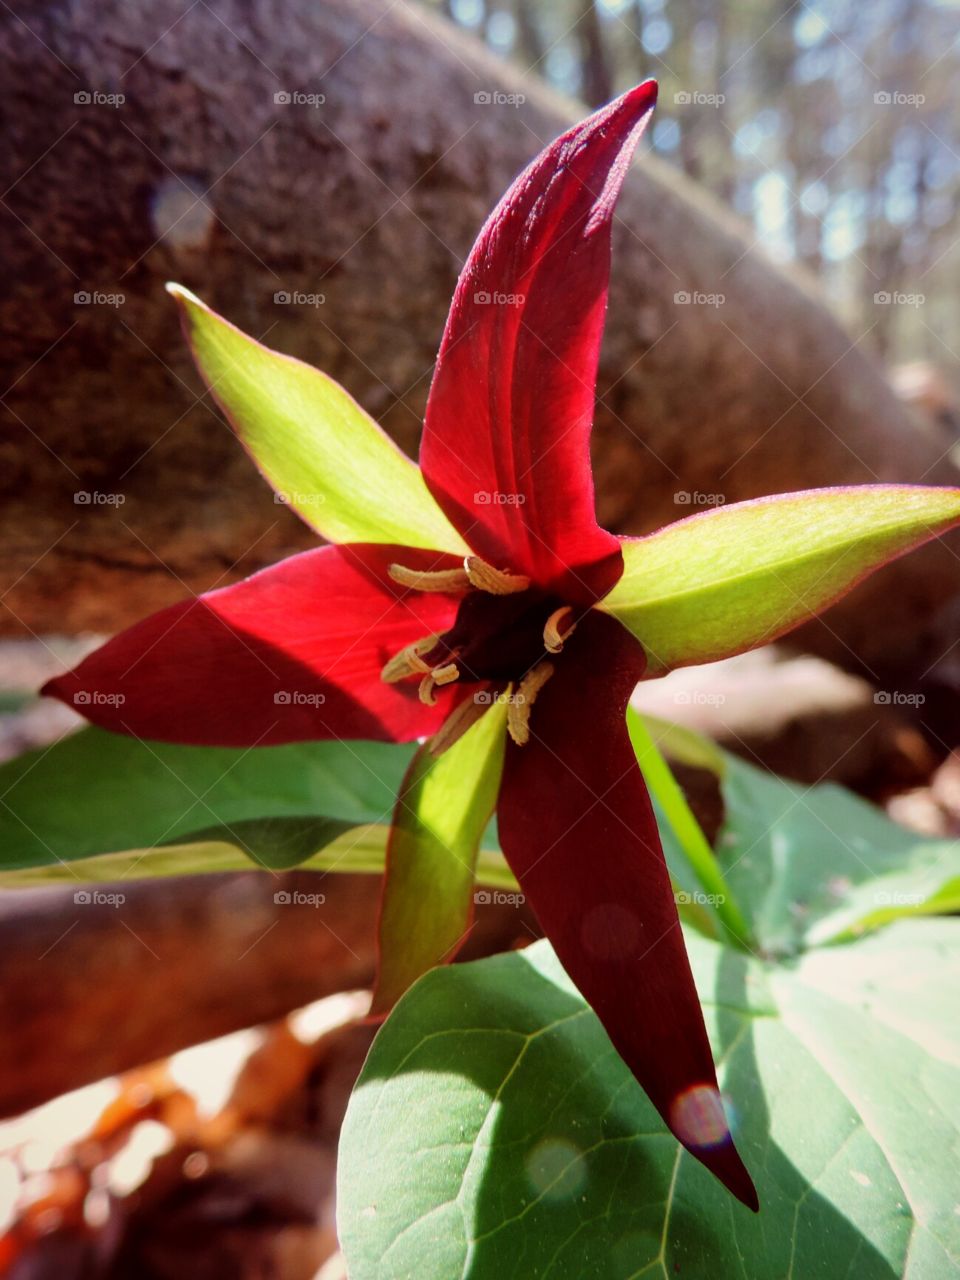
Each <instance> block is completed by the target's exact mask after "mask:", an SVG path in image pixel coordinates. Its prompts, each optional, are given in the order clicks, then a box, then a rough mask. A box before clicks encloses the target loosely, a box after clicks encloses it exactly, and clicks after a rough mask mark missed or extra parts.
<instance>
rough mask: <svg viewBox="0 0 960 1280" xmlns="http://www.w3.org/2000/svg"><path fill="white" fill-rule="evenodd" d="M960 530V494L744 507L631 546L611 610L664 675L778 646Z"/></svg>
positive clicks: (870, 491)
mask: <svg viewBox="0 0 960 1280" xmlns="http://www.w3.org/2000/svg"><path fill="white" fill-rule="evenodd" d="M958 522H960V490H958V489H938V488H926V487H924V486H921V485H866V486H862V487H859V488H848V489H812V490H810V491H809V492H806V493H788V494H779V495H776V496H774V497H771V498H760V499H758V500H756V501H753V502H739V503H736V504H735V505H733V506H729V507H719V508H715V509H713V510H711V511H709V512H705V513H703V514H701V515H696V516H691V517H690V518H689V519H686V520H680V521H678V522H677V523H676V524H670V525H667V526H666V527H665V528H663V529H660V530H659V531H658V532H657V533H654V534H651V535H650V536H649V537H646V538H625V539H622V540H621V545H622V548H623V558H624V571H623V577H622V578H621V579H620V581H619V582H618V583H617V585H616V586H615V587H614V589H613V591H611V592H610V594H609V595H608V596H607V597H606V598H605V599H604V600H603V602H602V605H601V607H602V608H603V609H605V610H607V611H608V612H609V613H612V614H613V615H614V617H617V618H619V619H620V621H621V622H622V623H623V624H624V626H626V627H627V628H629V630H630V631H632V632H633V634H634V635H635V636H636V637H637V638H638V639H639V640H640V642H641V643H642V644H643V646H644V649H645V650H646V653H647V659H648V664H649V665H648V674H649V675H651V676H655V675H663V673H664V672H666V671H669V670H670V669H672V668H673V667H679V666H686V665H689V664H690V663H695V662H712V661H714V660H715V659H717V658H725V657H729V656H730V655H731V654H735V653H742V652H743V651H744V650H746V649H752V648H754V647H755V646H757V645H761V644H767V643H769V642H770V641H771V640H774V639H776V638H777V637H778V636H781V635H783V634H784V633H785V632H787V631H790V630H791V629H792V628H793V627H795V626H797V625H798V624H799V623H801V622H803V621H805V620H806V619H808V618H811V617H813V616H814V615H815V614H818V613H821V612H822V611H823V610H824V609H826V608H827V607H828V606H829V605H831V604H833V603H834V601H836V600H837V599H839V598H840V596H842V595H844V593H845V592H847V591H848V590H849V589H850V588H851V587H853V586H856V584H857V583H858V582H860V581H861V580H862V579H863V578H865V577H866V576H867V575H868V574H870V573H872V572H873V570H875V569H878V568H880V566H881V565H883V564H885V563H886V562H887V561H888V560H892V559H894V558H895V557H897V556H900V555H903V554H904V553H905V552H907V551H910V550H912V549H913V548H914V547H917V546H919V545H920V544H921V543H923V542H926V541H927V540H928V539H930V538H933V537H935V536H936V535H937V534H940V533H943V532H945V531H946V530H947V529H949V528H951V527H952V526H953V525H955V524H957V523H958Z"/></svg>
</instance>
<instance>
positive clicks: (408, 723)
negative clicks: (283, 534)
mask: <svg viewBox="0 0 960 1280" xmlns="http://www.w3.org/2000/svg"><path fill="white" fill-rule="evenodd" d="M395 561H399V562H400V563H401V564H404V565H407V566H409V567H411V568H418V569H434V568H436V569H444V568H451V567H454V566H456V565H457V564H458V563H459V562H458V561H457V560H456V558H455V557H453V556H448V555H441V554H440V553H438V552H433V551H414V550H410V549H408V548H406V547H393V546H380V545H378V546H372V545H366V544H364V545H359V544H357V545H345V546H340V547H333V546H330V547H320V548H319V549H317V550H316V551H306V552H304V553H303V554H302V555H298V556H291V557H290V559H288V560H282V561H281V562H280V563H279V564H276V565H273V566H272V567H271V568H269V569H264V570H263V571H262V572H261V573H257V574H254V576H253V577H252V578H247V579H246V581H244V582H239V583H237V584H236V585H235V586H231V587H224V588H223V589H222V590H219V591H211V592H210V593H209V594H208V595H204V596H197V597H196V598H194V599H192V600H187V601H184V602H183V603H182V604H176V605H172V606H171V607H170V608H169V609H163V610H161V611H160V612H159V613H155V614H153V615H152V617H149V618H145V619H144V620H143V621H142V622H138V623H137V624H136V625H135V626H133V627H130V628H129V629H128V630H127V631H124V632H121V634H120V635H118V636H114V638H113V639H112V640H109V641H108V642H107V643H106V644H105V645H104V646H103V647H102V648H100V649H98V650H97V651H96V652H95V653H92V654H91V655H90V656H89V657H88V658H85V659H84V660H83V662H81V663H80V665H79V666H78V667H77V668H76V669H75V670H74V671H71V672H69V673H68V674H67V675H63V676H59V677H58V678H57V679H55V680H51V681H50V682H49V683H48V684H47V685H46V686H45V688H44V690H43V692H44V693H48V694H51V695H52V696H54V697H57V698H60V699H61V700H62V701H63V702H66V703H67V704H68V705H69V706H72V707H74V708H75V709H76V710H77V711H79V712H80V713H81V714H82V715H84V716H86V718H87V719H88V720H92V721H93V723H94V724H98V725H102V726H103V727H104V728H105V729H112V730H114V731H115V732H118V733H128V734H134V735H136V736H137V737H142V738H155V739H158V740H160V741H163V742H181V743H186V744H197V745H201V746H224V747H236V746H265V745H268V744H271V743H280V742H297V741H302V740H307V739H323V738H374V739H379V740H387V741H407V740H409V739H411V738H416V737H419V736H421V735H423V734H429V733H433V732H434V731H435V730H436V729H437V728H439V726H440V724H441V723H442V721H443V719H444V716H445V715H446V713H447V711H448V710H449V694H448V693H445V692H444V691H440V696H438V701H437V706H436V707H425V706H424V705H423V704H422V703H421V702H420V701H419V699H418V697H417V686H416V683H413V684H412V685H411V684H409V683H404V684H393V685H387V684H384V683H383V681H382V680H381V679H380V670H381V668H382V666H383V664H384V663H385V662H386V661H387V660H388V659H389V658H391V657H392V656H393V655H394V654H395V653H397V652H399V650H400V649H402V648H403V647H404V646H405V645H407V644H411V643H412V642H413V641H415V640H418V639H420V638H421V637H422V636H426V635H430V634H433V633H435V632H440V631H443V630H444V629H446V628H447V627H449V626H450V625H451V623H452V622H453V619H454V616H455V614H456V606H457V601H456V599H455V598H454V597H452V596H438V595H427V594H424V593H422V592H414V591H405V590H403V589H402V588H401V587H398V586H397V585H396V584H395V583H393V582H392V581H391V580H390V578H389V577H388V576H387V567H388V566H389V565H390V564H391V563H393V562H395Z"/></svg>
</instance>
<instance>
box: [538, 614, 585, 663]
mask: <svg viewBox="0 0 960 1280" xmlns="http://www.w3.org/2000/svg"><path fill="white" fill-rule="evenodd" d="M572 616H573V610H572V609H571V608H570V606H569V605H568V604H565V605H562V606H561V607H560V608H559V609H555V610H554V611H553V613H551V615H550V617H549V618H548V619H547V621H546V624H545V626H544V628H543V643H544V647H545V648H546V650H547V653H559V652H560V650H561V649H562V648H563V642H564V640H566V638H567V636H569V635H572V634H573V632H574V630H575V629H576V626H577V624H576V623H575V622H571V623H570V625H569V626H567V627H564V628H563V630H562V631H561V630H560V624H561V623H562V622H566V621H567V619H568V618H570V617H572Z"/></svg>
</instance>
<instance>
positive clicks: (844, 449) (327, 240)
mask: <svg viewBox="0 0 960 1280" xmlns="http://www.w3.org/2000/svg"><path fill="white" fill-rule="evenodd" d="M277 13H278V8H277V5H276V4H275V3H274V2H273V0H269V2H268V0H223V2H222V3H220V4H218V5H217V6H216V8H215V10H214V8H213V7H211V6H208V5H191V4H190V3H189V2H188V0H157V3H155V4H153V5H151V6H147V7H144V6H140V5H130V4H123V3H121V2H120V0H98V2H97V3H94V0H74V3H72V4H71V6H70V7H69V8H68V9H63V8H61V7H59V6H54V5H52V4H51V5H36V4H30V5H28V4H26V3H23V2H22V0H19V2H18V3H14V4H13V5H12V6H9V5H8V6H6V7H4V8H0V57H2V60H3V65H4V68H5V71H6V82H5V92H4V95H3V98H2V102H0V110H2V111H3V112H4V113H5V115H6V116H7V119H6V121H5V128H6V136H7V138H8V139H9V145H8V147H7V148H6V149H5V152H4V161H3V164H4V168H5V173H4V174H3V175H0V179H2V188H3V189H7V188H10V189H9V190H8V191H7V194H6V196H5V197H4V203H3V205H0V218H2V220H3V235H4V237H5V243H6V254H5V261H6V263H7V279H6V289H5V290H4V293H3V296H2V299H0V337H2V340H3V341H2V348H0V350H2V354H0V360H2V361H3V365H4V369H3V377H2V386H3V387H4V388H6V389H7V390H6V395H5V398H4V401H3V406H4V409H3V413H4V417H3V432H4V434H3V439H2V443H0V461H2V464H3V465H2V471H0V475H2V477H3V481H2V483H3V485H4V491H5V492H4V505H3V511H2V515H0V537H2V541H3V546H4V568H3V582H2V584H0V597H2V600H3V610H0V627H2V629H3V630H4V631H6V632H7V633H17V634H23V633H24V632H26V631H30V630H32V631H34V632H46V631H54V630H64V631H68V632H71V631H74V632H75V631H79V630H83V629H106V630H112V629H115V628H116V627H118V626H121V625H123V624H125V623H128V622H130V621H132V620H133V619H135V618H137V617H138V616H141V615H142V614H144V613H146V612H148V611H149V610H151V609H153V608H156V607H158V606H160V605H162V604H165V603H167V602H170V601H172V600H174V599H177V598H181V597H182V596H183V595H184V593H185V592H187V591H189V590H199V589H204V588H208V587H210V586H212V585H214V584H216V583H220V582H224V581H228V580H230V579H232V578H236V577H237V576H239V575H240V574H241V573H243V572H249V571H251V570H253V569H255V568H257V567H259V566H260V565H262V564H263V563H266V562H268V561H270V560H273V559H275V558H277V557H278V556H280V555H283V554H286V553H288V552H290V551H293V550H297V549H300V548H302V547H304V546H307V545H310V544H311V543H312V542H313V538H312V535H310V534H309V532H308V531H306V530H305V529H304V528H303V527H302V526H301V525H300V524H299V523H298V522H297V520H296V519H295V518H294V517H293V516H292V515H291V514H290V512H289V511H288V510H286V509H284V508H283V507H280V506H277V505H276V504H275V503H274V502H273V500H272V497H271V495H270V493H269V491H268V490H267V489H266V487H265V486H264V485H263V484H262V482H261V480H260V479H259V477H258V476H257V474H256V472H255V470H254V468H253V466H252V465H251V463H250V461H249V459H248V458H247V457H246V455H245V454H244V453H243V450H242V449H240V448H239V447H238V446H237V444H236V441H235V440H234V439H233V437H232V436H231V434H230V432H229V430H228V429H227V428H226V427H225V426H224V424H223V423H222V421H221V419H220V418H219V415H218V414H217V413H216V412H215V411H214V409H213V408H212V407H211V405H210V401H209V397H208V396H207V395H205V394H204V393H203V390H202V388H201V387H200V384H199V381H198V379H197V377H196V375H195V373H194V371H193V370H192V368H191V366H190V362H189V359H188V357H187V354H186V352H185V350H184V346H183V342H182V339H181V336H180V334H179V330H178V327H177V324H176V319H175V315H174V311H173V307H172V305H171V304H170V302H169V300H168V299H167V297H166V296H165V295H164V293H163V290H162V283H163V281H164V280H165V279H168V278H171V277H173V278H177V279H180V280H182V281H183V282H184V283H185V284H187V285H189V286H190V287H192V288H193V289H195V290H196V291H197V292H198V293H200V294H201V295H202V296H203V297H204V298H206V299H207V300H208V301H209V302H210V303H211V305H213V306H214V307H216V308H217V309H218V310H220V311H221V312H223V313H224V314H225V315H227V316H229V317H230V319H232V320H234V321H235V322H236V323H238V324H239V325H241V326H242V327H243V328H245V329H246V330H248V331H250V332H252V333H254V334H255V335H257V336H258V337H263V338H264V339H265V340H266V341H268V342H269V343H270V344H271V345H273V346H275V347H278V348H280V349H282V350H285V351H288V352H290V353H291V354H294V355H297V356H300V357H303V358H305V359H307V360H310V361H312V362H314V363H316V364H318V365H320V366H321V367H323V368H324V369H325V370H326V371H327V372H328V373H330V374H331V375H332V376H333V377H335V378H338V379H339V380H340V381H342V382H344V383H345V384H346V386H347V387H348V388H349V389H350V390H351V392H352V393H353V394H354V395H355V396H356V397H357V398H358V399H359V400H360V401H361V402H362V403H363V404H364V405H365V406H366V407H367V408H368V409H369V410H370V411H371V412H372V413H374V414H375V415H376V416H377V417H378V418H379V419H380V420H381V421H382V422H383V424H384V426H385V428H386V429H387V430H388V431H389V432H391V433H392V434H393V435H394V437H395V438H396V439H397V440H398V441H400V443H401V444H402V445H403V447H405V448H406V449H407V450H409V451H410V452H414V451H415V450H416V446H417V440H418V434H419V427H420V419H421V414H422V410H423V405H424V400H425V396H426V390H427V387H428V385H429V378H430V371H431V367H432V363H433V358H434V353H435V351H436V348H437V344H438V341H439V338H440V334H441V331H442V327H443V322H444V317H445V314H446V309H447V305H448V302H449V298H450V295H451V292H452V290H453V286H454V283H455V280H456V276H457V272H458V270H459V268H460V266H461V264H462V261H463V258H464V255H465V254H466V253H467V251H468V249H469V247H470V244H471V242H472V240H473V238H474V237H475V235H476V233H477V230H478V228H479V227H480V225H481V223H482V221H483V219H484V217H485V216H486V214H487V213H488V211H489V209H490V208H491V207H492V205H493V204H494V202H495V201H496V199H497V198H498V196H499V195H500V193H501V192H502V191H503V190H504V188H505V187H506V185H507V184H508V182H509V181H510V179H511V178H512V177H513V176H514V175H515V174H516V173H517V171H518V170H519V169H520V168H521V167H522V165H524V164H525V163H526V162H527V161H528V160H529V159H530V158H531V156H532V155H533V154H534V153H535V152H536V151H537V150H538V149H539V147H540V146H541V145H543V144H545V143H546V142H548V141H549V140H550V139H551V138H552V137H554V136H555V135H556V134H557V133H558V132H559V131H560V130H561V129H563V128H565V127H566V126H567V125H568V124H569V123H570V121H571V120H572V119H574V118H575V117H576V115H577V114H578V113H579V112H580V111H581V108H578V107H577V106H575V105H573V104H565V103H563V102H562V101H561V100H560V99H558V98H557V96H556V95H555V94H554V93H552V92H550V91H548V90H546V89H541V88H539V87H538V86H537V83H536V82H535V81H534V80H532V79H526V80H524V79H520V78H518V76H517V74H516V72H515V70H513V69H511V68H510V67H509V66H507V65H505V64H503V63H501V62H499V61H498V60H496V59H495V58H493V57H492V56H491V55H490V54H489V52H488V51H486V50H485V49H484V48H483V47H482V46H481V45H480V44H479V43H477V42H476V41H474V40H472V39H470V38H468V37H465V36H464V35H463V34H462V33H460V32H458V31H457V30H455V29H454V28H453V27H451V26H450V25H449V24H446V23H444V21H443V20H442V19H441V18H439V17H433V16H431V15H430V14H428V13H427V12H425V11H421V10H419V9H418V8H415V7H414V6H413V5H404V6H395V5H391V4H389V3H387V0H327V3H325V4H323V5H320V6H318V5H314V4H312V3H309V2H308V0H287V3H285V4H284V5H283V8H282V14H283V21H282V22H278V21H277ZM418 86H419V87H418ZM490 89H497V90H502V91H503V92H505V93H507V94H510V93H517V92H523V93H524V94H525V95H526V101H525V103H524V104H523V105H522V107H520V108H516V107H514V106H512V105H504V106H498V105H496V104H490V103H482V102H481V103H478V102H477V101H476V100H475V94H477V93H478V91H480V90H490ZM293 93H298V94H300V95H307V96H308V98H309V95H317V94H322V95H323V98H324V101H323V104H322V105H316V106H315V105H310V103H309V101H300V102H299V103H298V102H296V101H293V102H291V101H290V96H291V94H293ZM117 94H122V95H123V102H122V103H120V104H119V105H112V104H111V103H112V102H114V103H115V102H116V101H117V100H116V99H112V100H111V98H110V95H117ZM76 95H80V97H79V98H77V97H76ZM84 95H86V97H84ZM278 95H279V96H278ZM87 98H91V99H92V100H91V101H88V100H87ZM751 240H752V237H750V236H749V235H747V234H745V233H744V231H743V230H742V229H741V228H740V227H739V226H738V225H737V224H736V223H735V222H734V221H733V220H732V219H731V217H730V216H729V215H728V214H727V213H725V212H724V211H723V210H722V209H720V208H719V207H718V206H715V205H713V204H711V203H710V201H709V200H708V199H707V198H705V197H704V195H703V193H702V192H700V191H698V190H696V189H694V188H693V187H692V186H690V185H689V184H688V183H686V182H685V181H684V180H683V178H682V177H680V176H679V175H677V174H676V173H675V172H673V171H672V170H669V169H668V168H667V167H666V166H664V165H663V164H661V163H658V162H657V161H656V159H655V158H654V157H651V156H649V155H647V156H645V157H644V160H643V162H642V164H640V165H638V166H637V169H636V172H634V173H633V174H632V175H631V178H630V180H629V181H628V183H627V187H626V191H625V193H624V197H623V200H622V202H621V204H620V206H619V209H618V217H617V225H616V244H615V252H614V262H615V266H614V273H613V282H612V289H611V298H610V322H609V326H608V330H607V335H606V339H605V344H604V351H603V358H602V365H601V370H600V393H601V398H600V401H599V404H598V409H597V425H596V431H595V441H594V443H595V450H594V452H595V463H596V470H597V482H598V509H599V514H600V517H601V519H602V520H603V521H604V523H606V524H607V525H608V526H609V527H611V528H613V529H615V530H618V531H622V532H642V531H644V530H647V529H650V528H651V527H654V526H655V525H657V524H659V523H663V522H665V521H668V520H671V519H674V518H676V517H678V516H680V515H685V514H688V513H689V511H690V507H689V506H678V505H677V504H676V502H675V500H674V495H675V494H676V493H677V492H680V491H686V492H690V493H696V492H698V491H699V492H700V493H705V494H716V493H718V492H720V493H722V495H723V496H724V497H725V499H726V500H727V501H728V502H732V501H735V500H737V499H741V498H747V497H752V496H754V495H756V494H759V493H764V492H775V491H778V490H786V489H793V488H800V487H807V486H815V485H824V484H831V483H856V482H862V481H871V480H904V481H910V480H912V481H919V480H924V481H927V482H935V483H956V481H957V473H956V472H955V470H954V469H953V468H952V467H951V466H949V464H948V463H947V462H946V461H943V460H942V459H943V455H944V451H945V448H946V445H945V443H944V442H943V441H941V440H940V439H938V438H926V437H924V436H923V435H921V434H919V433H918V432H917V430H916V429H915V428H914V426H913V425H912V424H911V421H910V419H909V418H908V417H907V415H906V413H905V412H904V410H903V408H902V406H901V405H900V404H899V403H898V401H897V400H896V398H895V397H894V396H893V394H892V392H891V391H890V389H889V387H888V385H887V384H886V382H885V380H884V378H883V376H882V374H881V372H880V370H879V369H878V368H877V366H876V365H875V364H874V363H873V362H872V361H871V360H870V358H869V357H868V356H867V354H865V353H864V352H863V351H862V350H860V349H859V348H858V347H857V346H856V345H855V344H852V342H851V339H850V337H849V335H848V334H847V333H845V332H844V330H843V329H842V328H841V327H840V326H839V325H838V324H837V323H836V322H835V320H834V319H833V318H832V317H831V316H830V314H829V313H828V312H827V311H826V309H825V308H824V306H823V305H822V303H821V301H820V300H819V299H818V297H817V296H816V294H815V292H814V291H813V290H812V289H811V287H810V285H809V283H808V282H807V281H805V280H803V279H802V278H800V277H797V276H794V275H793V274H788V273H785V272H782V271H780V270H778V269H777V268H775V267H773V266H772V265H771V264H770V263H769V262H768V261H767V260H766V259H765V258H764V257H763V256H762V254H761V253H759V252H758V251H757V250H756V249H755V248H753V247H751ZM281 292H282V293H283V294H284V295H285V296H286V295H291V294H294V295H295V294H298V293H299V294H301V295H311V296H313V298H314V300H316V298H317V296H318V295H319V296H322V298H323V302H322V303H317V305H312V304H311V303H310V302H309V300H307V301H303V302H293V303H280V304H278V303H276V302H275V300H274V299H275V295H277V294H278V293H281ZM679 294H700V295H714V298H715V300H716V299H717V298H721V299H722V302H720V303H718V305H678V304H677V301H676V298H677V295H679ZM77 295H80V297H81V301H80V302H79V303H78V302H76V301H75V297H76V296H77ZM84 296H91V297H92V298H93V301H92V302H84V301H82V298H83V297H84ZM120 297H122V302H121V301H120V300H119V299H120ZM111 302H112V303H113V304H115V305H112V304H111ZM77 494H91V495H93V499H92V500H91V501H90V502H84V501H82V500H80V501H78V500H76V495H77ZM97 495H99V497H100V499H101V500H100V501H98V500H97ZM103 499H106V500H103ZM958 587H960V560H958V558H957V557H956V556H955V555H953V553H952V551H950V550H949V549H947V548H944V547H934V548H930V549H929V550H927V551H925V552H924V553H921V554H920V555H918V556H916V557H913V558H912V559H911V560H910V561H909V562H904V563H902V564H897V565H894V566H891V567H890V568H889V569H888V570H886V571H885V572H884V573H883V574H882V575H881V576H880V577H879V578H878V579H876V580H875V581H874V582H873V583H872V584H868V585H867V586H865V587H864V588H861V589H860V590H859V591H858V592H857V593H856V594H855V595H854V596H853V597H851V599H850V601H849V602H846V603H845V604H844V605H842V606H840V607H838V608H837V609H836V610H834V611H833V612H832V614H831V615H830V617H829V619H828V622H827V624H826V625H822V624H818V625H816V626H814V627H812V628H808V629H807V631H806V632H805V634H804V635H803V636H802V637H801V638H800V643H804V644H806V645H808V646H809V647H810V648H812V649H815V650H817V651H818V652H822V653H825V654H826V655H827V656H830V657H832V658H834V659H835V660H837V661H839V662H840V663H842V664H845V665H847V666H851V667H853V668H856V669H860V670H863V671H865V672H866V674H868V675H870V676H871V677H872V678H874V679H878V680H883V681H886V680H891V679H899V678H900V677H901V676H902V675H903V673H904V672H905V671H916V670H918V669H919V670H923V669H925V668H926V667H927V666H928V665H930V664H931V663H933V662H935V661H936V660H937V659H938V658H939V656H940V654H941V653H942V652H943V651H944V650H945V649H946V648H947V647H948V646H949V644H950V643H951V642H952V639H953V634H954V632H953V627H952V622H951V621H950V620H949V618H946V617H944V615H943V607H944V606H945V604H948V603H949V601H950V600H951V599H952V598H953V597H955V596H956V594H957V591H958ZM891 599H893V600H896V602H897V608H896V609H891V607H890V601H891ZM894 687H899V686H894Z"/></svg>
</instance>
